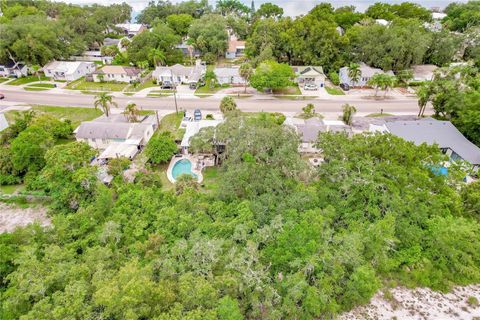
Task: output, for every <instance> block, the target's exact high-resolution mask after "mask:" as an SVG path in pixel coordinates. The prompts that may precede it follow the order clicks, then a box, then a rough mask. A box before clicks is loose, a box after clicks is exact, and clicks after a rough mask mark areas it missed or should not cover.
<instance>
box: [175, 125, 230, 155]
mask: <svg viewBox="0 0 480 320" xmlns="http://www.w3.org/2000/svg"><path fill="white" fill-rule="evenodd" d="M222 122H223V121H222V120H197V121H195V120H191V121H183V122H182V123H181V125H180V126H181V127H182V128H185V134H184V135H183V138H182V142H181V143H180V146H181V147H182V152H184V153H188V147H189V146H190V139H191V138H192V137H193V136H194V135H196V134H197V133H198V132H199V131H200V130H201V129H202V128H207V127H216V126H218V125H219V124H220V123H222Z"/></svg>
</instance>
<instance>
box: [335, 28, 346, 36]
mask: <svg viewBox="0 0 480 320" xmlns="http://www.w3.org/2000/svg"><path fill="white" fill-rule="evenodd" d="M335 30H336V31H337V33H338V35H339V36H343V35H345V29H343V28H342V27H340V26H338V27H337V28H335Z"/></svg>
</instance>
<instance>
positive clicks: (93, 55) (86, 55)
mask: <svg viewBox="0 0 480 320" xmlns="http://www.w3.org/2000/svg"><path fill="white" fill-rule="evenodd" d="M70 60H73V61H89V62H96V61H98V62H102V63H103V64H111V63H112V61H113V57H109V56H104V55H102V52H101V51H100V50H87V51H84V52H82V54H81V55H78V56H71V57H70Z"/></svg>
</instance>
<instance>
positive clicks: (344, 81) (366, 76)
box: [338, 63, 394, 87]
mask: <svg viewBox="0 0 480 320" xmlns="http://www.w3.org/2000/svg"><path fill="white" fill-rule="evenodd" d="M349 73H350V68H349V67H343V68H341V69H340V72H339V74H338V75H339V77H340V85H342V86H343V87H347V86H348V87H365V86H368V81H370V79H371V78H372V77H373V76H374V75H376V74H378V73H382V74H383V73H386V74H388V75H391V76H393V75H394V73H393V71H387V72H385V71H383V70H382V69H379V68H372V67H370V66H368V65H366V64H365V63H360V78H359V79H358V81H356V82H353V81H352V79H351V78H350V75H349Z"/></svg>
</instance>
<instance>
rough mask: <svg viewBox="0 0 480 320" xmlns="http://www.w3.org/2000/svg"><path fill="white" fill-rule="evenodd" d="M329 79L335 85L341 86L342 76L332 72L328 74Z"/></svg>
mask: <svg viewBox="0 0 480 320" xmlns="http://www.w3.org/2000/svg"><path fill="white" fill-rule="evenodd" d="M328 78H329V79H330V81H332V83H333V84H334V85H336V86H338V85H340V76H339V75H338V73H336V72H335V71H330V73H329V74H328Z"/></svg>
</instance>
